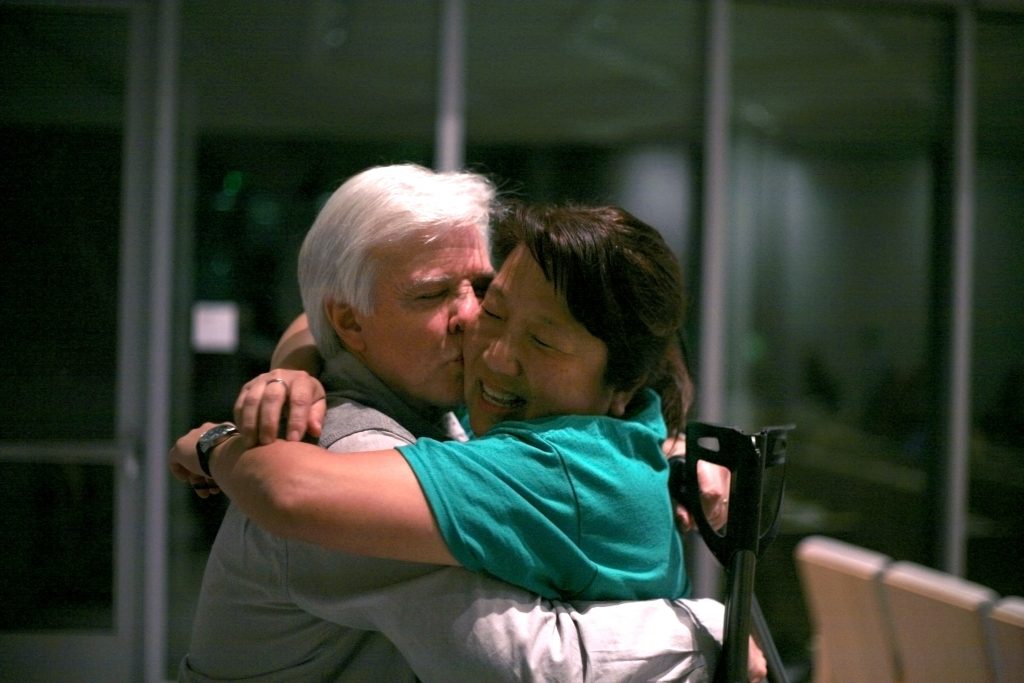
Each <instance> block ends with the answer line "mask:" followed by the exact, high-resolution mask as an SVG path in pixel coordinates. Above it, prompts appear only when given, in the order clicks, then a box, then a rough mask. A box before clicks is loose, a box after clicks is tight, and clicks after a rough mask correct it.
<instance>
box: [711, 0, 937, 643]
mask: <svg viewBox="0 0 1024 683" xmlns="http://www.w3.org/2000/svg"><path fill="white" fill-rule="evenodd" d="M733 19H734V25H733V29H734V34H733V38H732V45H733V54H732V59H733V69H734V70H733V78H734V81H733V84H734V89H733V112H732V116H733V158H732V204H731V209H730V210H731V221H730V223H731V236H730V239H731V246H730V249H731V254H732V258H733V260H732V263H731V264H730V282H729V288H730V292H729V295H730V298H729V310H728V326H729V327H728V338H729V340H730V341H729V348H728V355H727V358H728V382H729V386H728V395H729V406H728V409H727V414H728V417H729V419H730V420H734V421H736V422H737V423H738V424H741V425H743V426H745V427H747V428H750V429H757V428H759V427H762V426H766V425H771V424H779V423H789V422H794V423H796V424H797V430H796V431H795V432H794V433H793V434H792V437H791V439H790V448H789V464H788V467H787V497H786V502H785V507H784V515H785V516H784V519H783V526H782V533H781V534H780V536H779V538H778V540H776V541H775V543H774V544H773V545H772V546H771V548H770V550H769V552H768V554H767V555H766V556H765V557H764V558H763V559H762V561H761V562H759V565H758V583H757V593H758V597H759V599H760V601H761V604H762V606H763V607H764V610H765V613H766V616H767V618H768V620H769V623H770V624H771V627H772V632H773V636H774V638H775V640H776V644H777V645H778V647H779V649H780V651H781V653H782V656H783V659H784V660H786V661H787V662H793V663H806V661H807V657H808V655H807V653H808V645H809V640H808V639H809V627H808V625H807V623H806V612H805V609H804V606H803V604H802V602H801V600H800V599H799V596H800V595H801V593H800V587H799V584H798V583H797V576H796V570H795V567H794V566H793V559H792V557H793V549H794V546H795V544H796V542H797V541H799V540H800V538H802V537H803V536H805V535H807V534H809V533H819V534H826V535H831V536H835V537H839V538H842V539H844V540H847V541H849V542H852V543H856V544H858V545H862V546H867V547H871V548H874V549H876V550H879V551H882V552H885V553H888V554H890V555H892V556H894V557H899V558H900V559H908V560H915V561H921V562H927V561H929V560H930V559H931V553H932V543H933V542H934V533H933V528H932V525H933V521H932V520H933V519H935V517H934V515H933V510H932V508H931V502H930V501H933V500H934V496H933V495H931V494H930V491H932V490H933V488H932V486H933V485H934V484H933V478H934V475H935V470H936V467H937V464H938V462H939V461H940V458H941V457H942V456H943V452H942V451H941V449H940V448H939V447H938V446H937V445H936V444H937V440H936V434H937V430H938V424H939V421H938V418H937V415H938V414H939V410H940V409H941V407H942V406H943V405H944V404H943V403H942V400H943V399H942V398H941V397H942V396H943V390H942V386H941V384H940V383H939V382H938V379H937V374H938V373H937V372H936V370H937V369H939V368H942V367H944V363H945V361H944V360H943V359H942V353H943V351H944V349H943V347H942V344H943V343H944V342H943V341H942V340H944V339H947V338H948V332H946V331H945V330H944V328H942V327H941V325H942V321H943V319H944V318H943V316H944V315H945V313H944V311H945V307H946V305H947V303H946V301H945V298H944V296H943V295H941V293H940V291H939V290H938V289H937V287H936V284H935V283H936V282H943V281H944V280H945V279H946V278H947V277H948V258H947V256H946V252H945V251H944V248H943V246H942V245H943V244H946V243H948V240H947V238H946V236H947V235H948V231H949V216H948V207H947V205H946V200H945V199H941V198H942V197H946V196H948V193H949V152H948V149H949V135H948V133H947V127H948V126H949V120H948V115H949V111H950V108H949V106H948V101H949V98H950V97H951V93H952V89H951V80H950V77H949V64H950V60H951V58H952V52H951V42H950V36H951V23H950V21H948V17H945V16H942V15H929V14H927V13H921V12H915V13H908V14H903V13H900V12H898V11H881V10H878V11H873V10H864V9H861V10H858V9H852V8H824V9H822V8H819V7H812V6H809V5H807V4H803V5H799V6H796V5H785V4H780V3H771V4H769V3H753V2H744V3H736V4H735V5H734V14H733Z"/></svg>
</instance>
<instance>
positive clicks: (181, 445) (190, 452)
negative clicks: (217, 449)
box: [167, 422, 220, 498]
mask: <svg viewBox="0 0 1024 683" xmlns="http://www.w3.org/2000/svg"><path fill="white" fill-rule="evenodd" d="M213 426H214V423H213V422H207V423H205V424H203V425H202V426H200V427H196V428H195V429H193V430H192V431H190V432H188V433H187V434H185V435H184V436H182V437H180V438H179V439H178V440H177V441H176V442H175V443H174V447H173V448H171V450H170V452H169V453H168V454H167V458H168V461H169V464H170V467H171V474H173V475H174V478H175V479H177V480H178V481H184V482H188V484H189V485H190V486H191V487H192V490H193V491H195V492H196V495H197V496H199V497H200V498H207V497H209V496H211V495H213V494H215V493H220V488H218V486H217V482H215V481H214V480H213V479H210V478H209V477H207V476H206V475H205V474H204V473H203V470H202V469H201V468H200V467H199V456H198V455H197V454H196V442H197V441H199V437H200V436H202V435H203V433H204V432H205V431H206V430H208V429H209V428H210V427H213Z"/></svg>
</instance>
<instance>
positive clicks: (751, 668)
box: [747, 636, 768, 683]
mask: <svg viewBox="0 0 1024 683" xmlns="http://www.w3.org/2000/svg"><path fill="white" fill-rule="evenodd" d="M767 678H768V661H767V660H766V659H765V657H764V653H763V652H761V648H759V647H758V646H757V643H756V642H755V641H754V638H753V636H751V637H750V646H749V648H748V649H747V680H749V681H750V683H761V682H762V681H764V680H766V679H767Z"/></svg>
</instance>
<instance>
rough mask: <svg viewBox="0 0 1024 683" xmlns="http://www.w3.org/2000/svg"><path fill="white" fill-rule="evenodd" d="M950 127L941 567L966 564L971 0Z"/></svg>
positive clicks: (961, 27)
mask: <svg viewBox="0 0 1024 683" xmlns="http://www.w3.org/2000/svg"><path fill="white" fill-rule="evenodd" d="M956 22H957V25H956V81H955V86H954V98H955V117H956V118H955V122H954V126H955V132H954V136H953V140H954V152H953V178H954V181H953V182H954V197H953V258H952V262H953V286H952V302H951V305H952V314H951V316H950V321H951V325H952V330H951V334H950V339H951V340H952V342H951V343H952V348H951V349H950V354H949V358H950V368H949V378H950V386H949V425H948V438H947V439H946V443H947V451H946V453H945V459H946V462H945V467H944V468H943V474H944V479H945V481H944V488H945V492H944V493H945V495H944V501H945V504H944V509H943V527H942V539H941V548H942V565H943V566H942V568H943V569H944V570H945V571H947V572H949V573H951V574H956V575H962V574H963V573H964V571H965V569H966V567H965V560H964V558H965V556H966V544H967V513H968V505H967V503H968V497H967V496H968V479H969V475H970V472H969V468H968V458H969V450H970V429H971V404H970V401H971V323H972V305H971V304H972V299H973V278H974V272H973V270H974V269H973V263H974V176H975V132H974V128H975V113H974V102H975V99H974V95H975V93H974V64H975V61H974V51H975V27H976V18H975V11H974V8H973V5H972V4H971V3H960V5H959V8H958V10H957V18H956Z"/></svg>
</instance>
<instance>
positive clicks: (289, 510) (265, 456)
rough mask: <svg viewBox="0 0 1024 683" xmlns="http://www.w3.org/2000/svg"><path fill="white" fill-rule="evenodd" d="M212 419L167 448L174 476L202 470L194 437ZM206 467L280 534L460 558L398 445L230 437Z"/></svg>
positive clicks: (399, 554)
mask: <svg viewBox="0 0 1024 683" xmlns="http://www.w3.org/2000/svg"><path fill="white" fill-rule="evenodd" d="M210 426H212V425H210V424H207V425H203V426H202V427H199V428H197V429H193V430H192V431H191V432H189V433H188V434H186V435H185V436H183V437H181V438H180V439H178V441H177V443H176V444H175V446H174V448H173V449H171V454H170V455H171V469H172V471H173V472H174V474H175V476H176V477H178V478H179V479H190V480H191V479H192V478H193V477H196V476H201V470H200V469H199V463H198V458H197V457H196V451H195V444H196V441H197V440H198V439H199V436H200V435H201V434H202V433H203V432H205V431H206V430H207V429H208V428H209V427H210ZM210 468H211V473H212V474H213V478H214V480H215V481H216V482H217V486H218V487H219V488H220V489H221V490H223V491H224V492H225V493H227V494H228V496H229V497H230V498H231V500H232V501H233V502H234V503H235V504H236V505H238V507H239V508H240V509H241V510H242V511H243V512H244V513H245V514H246V515H247V516H249V517H250V518H251V519H252V520H253V521H255V522H256V523H257V524H259V525H260V526H261V527H263V528H264V529H266V530H268V531H270V532H272V533H275V534H277V535H279V536H283V537H286V538H295V539H299V540H302V541H307V542H310V543H317V544H319V545H323V546H326V547H329V548H334V549H337V550H343V551H345V552H349V553H353V554H358V555H370V556H374V557H385V558H390V559H395V560H406V561H411V562H429V563H433V564H451V565H457V564H458V562H457V561H456V560H455V558H454V557H452V554H451V553H450V552H449V551H448V547H447V545H446V544H445V542H444V539H443V538H442V537H441V532H440V530H439V529H438V526H437V523H436V522H435V520H434V516H433V514H432V513H431V511H430V506H429V505H428V504H427V501H426V498H425V497H424V494H423V490H422V489H421V488H420V485H419V481H418V480H417V478H416V475H415V474H414V473H413V471H412V469H410V467H409V465H408V464H407V463H406V461H405V459H404V458H403V457H402V455H401V454H400V453H399V452H398V451H397V450H394V449H391V450H385V451H371V452H365V453H349V454H345V455H334V454H332V455H328V454H327V453H326V451H324V449H322V448H320V447H319V446H314V445H312V444H307V443H303V442H296V441H283V440H277V441H274V442H273V443H271V444H268V445H265V446H258V447H256V448H250V449H246V448H245V442H244V440H243V439H240V438H237V437H235V438H230V439H228V440H227V441H225V442H224V443H222V444H221V445H219V446H217V447H216V448H215V449H214V450H213V453H212V457H211V458H210Z"/></svg>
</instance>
